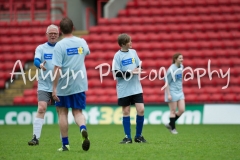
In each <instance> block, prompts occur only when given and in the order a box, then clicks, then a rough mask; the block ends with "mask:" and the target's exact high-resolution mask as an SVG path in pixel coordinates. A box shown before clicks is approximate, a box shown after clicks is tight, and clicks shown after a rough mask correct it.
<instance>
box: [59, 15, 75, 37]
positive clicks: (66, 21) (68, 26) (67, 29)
mask: <svg viewBox="0 0 240 160" xmlns="http://www.w3.org/2000/svg"><path fill="white" fill-rule="evenodd" d="M60 30H61V32H63V34H69V33H72V30H73V22H72V20H71V19H70V18H68V17H66V18H63V19H62V20H61V22H60Z"/></svg>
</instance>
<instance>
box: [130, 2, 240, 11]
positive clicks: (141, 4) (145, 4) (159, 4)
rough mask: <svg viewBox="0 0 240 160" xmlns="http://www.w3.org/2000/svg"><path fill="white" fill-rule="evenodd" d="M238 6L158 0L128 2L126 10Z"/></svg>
mask: <svg viewBox="0 0 240 160" xmlns="http://www.w3.org/2000/svg"><path fill="white" fill-rule="evenodd" d="M236 4H239V0H201V1H199V0H177V1H176V0H168V1H159V0H151V1H144V0H133V1H130V2H128V4H127V8H129V9H133V8H151V7H156V8H159V7H164V8H168V7H186V6H189V7H197V6H203V7H205V6H218V5H224V6H226V5H236Z"/></svg>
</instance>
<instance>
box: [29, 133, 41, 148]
mask: <svg viewBox="0 0 240 160" xmlns="http://www.w3.org/2000/svg"><path fill="white" fill-rule="evenodd" d="M28 145H29V146H36V145H39V140H38V139H37V138H36V135H35V134H34V135H33V138H32V140H31V141H29V142H28Z"/></svg>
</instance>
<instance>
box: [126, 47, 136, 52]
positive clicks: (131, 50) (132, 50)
mask: <svg viewBox="0 0 240 160" xmlns="http://www.w3.org/2000/svg"><path fill="white" fill-rule="evenodd" d="M128 50H129V52H135V53H137V51H136V50H135V49H132V48H131V49H128Z"/></svg>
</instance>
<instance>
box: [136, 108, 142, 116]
mask: <svg viewBox="0 0 240 160" xmlns="http://www.w3.org/2000/svg"><path fill="white" fill-rule="evenodd" d="M137 114H138V115H140V116H142V115H144V108H140V109H138V110H137Z"/></svg>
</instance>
